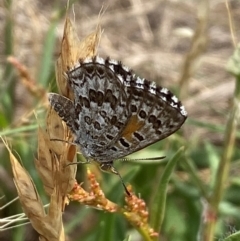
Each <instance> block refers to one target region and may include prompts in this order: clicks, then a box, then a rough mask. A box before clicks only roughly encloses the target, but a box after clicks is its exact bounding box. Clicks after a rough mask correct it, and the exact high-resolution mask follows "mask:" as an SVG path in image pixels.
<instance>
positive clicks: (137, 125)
mask: <svg viewBox="0 0 240 241" xmlns="http://www.w3.org/2000/svg"><path fill="white" fill-rule="evenodd" d="M143 126H144V121H139V120H138V118H137V116H136V115H133V116H132V117H131V118H130V119H129V121H128V124H127V126H126V127H125V129H124V130H123V132H122V136H124V138H126V139H127V140H131V139H132V133H133V132H134V131H137V130H139V129H141V128H142V127H143Z"/></svg>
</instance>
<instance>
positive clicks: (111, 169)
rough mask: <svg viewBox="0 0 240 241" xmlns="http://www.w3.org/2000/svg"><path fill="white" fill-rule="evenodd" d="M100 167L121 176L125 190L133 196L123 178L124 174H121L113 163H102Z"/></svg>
mask: <svg viewBox="0 0 240 241" xmlns="http://www.w3.org/2000/svg"><path fill="white" fill-rule="evenodd" d="M99 167H100V169H101V170H102V171H104V172H108V173H113V174H116V175H118V177H119V178H120V180H121V183H122V185H123V188H124V190H125V192H126V193H127V195H128V196H131V194H130V192H129V191H128V189H127V187H126V185H125V183H124V181H123V179H122V176H121V175H120V173H119V172H118V171H117V170H116V169H115V168H114V167H113V166H112V163H102V164H100V165H99Z"/></svg>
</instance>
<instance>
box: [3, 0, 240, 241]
mask: <svg viewBox="0 0 240 241" xmlns="http://www.w3.org/2000/svg"><path fill="white" fill-rule="evenodd" d="M6 3H9V5H8V6H6V9H8V11H9V12H8V13H9V14H8V16H7V19H6V22H5V26H4V29H5V34H4V37H5V39H3V41H4V44H5V45H4V50H5V56H4V57H5V58H6V57H7V56H8V55H11V54H14V52H13V49H14V46H13V45H14V41H13V34H14V24H13V21H12V16H11V4H10V3H11V2H10V1H9V2H8V1H6ZM62 18H63V14H62V12H61V14H59V15H57V17H56V18H55V19H54V20H52V22H51V24H50V25H49V27H48V31H47V34H46V36H45V40H44V41H45V44H44V46H43V48H42V58H41V59H40V64H39V66H40V67H39V69H40V71H39V72H38V73H37V74H36V76H34V78H35V80H36V83H38V84H39V85H41V86H42V87H43V88H44V89H45V90H46V92H47V91H49V86H55V82H54V77H53V76H54V56H53V53H54V51H55V48H56V35H55V31H56V26H57V24H58V21H59V19H62ZM238 51H239V50H236V52H235V54H234V60H231V61H232V62H234V64H235V65H234V68H232V67H231V63H230V64H229V66H228V71H229V72H231V73H232V74H233V75H234V76H235V77H236V84H235V86H236V88H235V93H234V94H233V96H232V100H231V101H232V105H231V107H230V108H229V112H228V113H223V115H227V117H228V118H227V119H226V123H223V124H216V125H213V124H212V123H208V122H207V121H206V122H204V123H203V122H201V121H199V120H197V119H194V118H192V117H191V116H189V118H188V120H187V121H186V123H185V124H184V126H183V128H182V129H181V130H180V131H178V132H177V133H176V134H174V135H173V136H171V137H169V138H167V139H166V140H163V141H161V142H159V143H156V144H154V145H152V146H150V147H148V148H146V149H144V150H141V151H139V153H136V154H134V155H132V156H131V157H132V158H138V157H139V156H141V158H142V157H148V158H149V157H155V156H163V155H165V156H166V159H165V160H164V161H163V162H161V163H154V162H151V161H149V162H148V163H141V164H139V163H138V162H118V161H116V162H115V167H116V169H117V170H118V171H119V172H120V173H121V175H122V176H123V179H124V181H125V183H126V184H128V183H129V184H131V185H132V187H133V190H134V192H135V193H137V194H139V196H140V197H141V198H143V199H144V200H145V201H146V204H147V206H148V210H149V216H150V221H151V225H152V227H154V229H155V230H156V231H159V230H160V226H161V232H160V237H159V240H171V241H188V240H189V241H190V240H208V241H211V240H226V241H229V240H240V234H239V233H238V232H237V231H238V230H240V192H239V188H240V178H239V172H240V151H239V150H238V149H237V148H236V147H237V146H238V145H239V141H238V142H235V138H236V137H239V130H237V121H238V119H239V117H238V114H239V113H238V111H239V110H238V105H239V96H240V91H239V90H240V88H239V78H240V76H239V73H238V71H239V69H240V67H239V63H240V61H239V54H238ZM231 61H230V62H231ZM0 68H1V70H0V78H1V80H2V81H1V82H2V83H1V85H0V127H1V129H0V136H2V137H4V138H7V141H8V143H9V144H10V145H11V147H12V150H13V151H14V152H15V153H17V156H19V160H20V161H21V162H22V164H23V165H24V166H25V167H26V168H27V170H28V171H29V173H30V175H31V176H32V178H33V180H34V182H35V184H36V186H37V189H38V192H39V194H40V196H41V198H42V200H43V202H44V203H45V204H47V203H48V197H47V196H46V195H45V192H44V190H43V187H42V184H41V180H40V178H39V177H38V175H37V173H36V170H35V167H34V159H35V158H36V156H37V139H36V133H37V127H38V124H39V123H41V125H44V114H45V110H46V109H45V107H44V106H43V104H42V101H41V99H40V98H39V97H37V96H34V95H33V96H31V98H32V100H33V101H32V104H31V105H30V106H29V112H31V111H32V110H33V109H34V110H35V113H36V114H37V116H38V120H36V117H35V115H34V114H31V115H29V116H28V118H27V121H26V122H24V121H22V122H21V121H20V122H18V121H16V119H15V117H16V116H15V110H16V102H15V87H16V83H17V82H19V78H20V77H19V76H18V74H17V71H16V70H15V69H14V68H13V66H12V65H10V64H9V63H6V62H5V61H4V63H3V64H2V66H1V67H0ZM233 69H234V70H233ZM236 69H237V71H235V70H236ZM18 84H19V83H18ZM51 91H53V89H51ZM54 91H56V88H55V89H54ZM183 104H184V101H183ZM19 123H21V124H20V125H19ZM189 127H191V128H202V129H204V130H205V131H206V132H210V133H212V132H215V133H218V134H220V135H221V136H224V139H225V140H224V142H220V144H219V143H218V144H215V143H214V142H212V141H211V140H208V139H200V138H199V139H198V140H194V142H193V141H192V140H191V138H189V136H188V135H187V133H188V131H187V130H188V128H189ZM182 147H184V148H185V150H184V151H183V148H182ZM0 159H1V163H0V168H1V173H5V175H6V176H7V178H6V179H4V180H5V182H3V179H2V180H1V181H2V183H1V184H0V197H2V198H1V199H0V205H1V206H3V205H4V204H6V203H8V202H9V201H11V200H12V199H13V198H15V197H16V196H17V193H16V190H15V188H14V186H13V183H12V179H11V177H12V174H11V167H10V162H9V161H8V160H9V157H8V154H7V151H6V150H5V148H4V146H3V145H1V152H0ZM166 165H168V166H166ZM85 171H86V167H85V165H79V166H78V172H77V177H76V178H77V180H78V182H79V183H80V182H84V181H85ZM2 176H3V175H2ZM98 178H99V181H100V183H101V187H102V189H103V190H104V191H105V194H106V196H107V197H108V199H110V200H112V201H114V202H116V203H117V204H119V205H124V195H125V194H124V190H123V187H122V186H121V182H120V180H119V179H118V177H117V176H114V175H109V174H105V173H100V174H99V176H98ZM21 212H22V209H21V206H20V204H19V202H14V203H13V204H11V205H10V206H8V207H6V208H4V209H2V210H0V218H3V217H9V216H11V215H14V214H17V213H21ZM211 215H212V216H211ZM63 219H64V224H65V231H66V234H67V235H68V236H69V237H70V240H84V241H91V240H98V241H100V240H103V241H108V240H109V241H110V240H111V241H112V240H133V241H134V240H143V238H142V237H141V236H140V234H139V233H138V232H137V231H136V230H135V229H134V228H133V227H132V226H131V225H130V224H129V223H128V222H127V221H126V219H124V217H123V216H121V215H119V214H116V213H113V214H111V213H105V212H102V211H100V210H93V209H91V208H88V207H85V206H81V205H79V204H78V203H70V205H69V206H68V207H67V208H66V210H65V212H64V214H63ZM215 220H216V222H215ZM161 224H162V225H161ZM30 229H31V227H30V224H28V225H26V226H23V227H18V228H14V229H12V230H10V231H9V230H6V231H4V232H1V230H0V237H1V240H12V241H21V240H37V238H36V237H37V236H36V237H35V238H32V239H31V238H29V237H28V238H27V237H26V230H27V232H30ZM207 237H208V238H207Z"/></svg>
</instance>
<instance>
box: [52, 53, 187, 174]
mask: <svg viewBox="0 0 240 241" xmlns="http://www.w3.org/2000/svg"><path fill="white" fill-rule="evenodd" d="M66 77H67V82H68V84H69V86H70V88H71V89H72V91H73V93H74V99H73V100H70V99H68V98H66V97H64V96H61V95H58V94H54V93H51V94H49V101H50V104H51V106H52V107H53V108H54V110H55V111H56V112H57V113H58V115H59V116H60V117H61V118H62V120H63V121H65V122H66V124H67V126H68V127H69V128H70V129H71V131H72V132H73V134H74V136H75V140H74V142H75V143H76V145H78V146H79V147H80V150H81V153H82V154H83V156H84V157H85V158H86V159H87V161H94V162H97V163H98V164H99V166H100V168H101V169H102V170H105V171H111V172H113V173H116V174H118V172H117V171H116V170H115V169H114V168H113V166H112V165H113V161H114V160H116V159H121V158H123V157H125V156H127V155H129V154H131V153H133V152H136V151H138V150H140V149H142V148H144V147H146V146H148V145H150V144H152V143H155V142H157V141H159V140H162V139H164V138H166V137H168V136H170V135H171V134H172V133H174V132H175V131H177V130H178V129H179V128H180V127H181V126H182V124H183V123H184V122H185V120H186V118H187V112H186V111H185V109H184V107H183V106H182V104H181V102H180V101H179V100H178V99H177V98H176V97H175V96H174V95H173V94H172V93H171V92H170V91H169V90H167V89H166V88H162V87H160V86H158V85H157V84H156V83H155V82H150V81H148V80H146V79H141V78H139V77H138V76H136V75H135V74H134V73H133V71H132V70H130V69H129V68H127V67H125V66H123V65H122V64H121V63H120V62H117V61H115V60H111V59H109V58H107V59H103V58H100V57H96V56H95V57H91V58H86V59H83V60H80V61H79V62H78V63H77V64H76V65H75V66H74V67H73V68H71V69H69V70H68V71H67V73H66ZM118 175H119V174H118Z"/></svg>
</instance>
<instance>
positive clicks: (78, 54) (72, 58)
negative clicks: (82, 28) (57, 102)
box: [55, 18, 101, 99]
mask: <svg viewBox="0 0 240 241" xmlns="http://www.w3.org/2000/svg"><path fill="white" fill-rule="evenodd" d="M100 33H101V29H100V27H97V29H96V31H94V32H93V33H92V34H90V35H88V36H87V37H86V38H85V39H84V40H83V41H79V39H78V36H77V33H76V31H75V29H74V27H73V25H72V23H71V21H70V19H68V18H67V19H66V22H65V26H64V33H63V39H62V45H61V54H60V56H59V58H58V60H57V62H56V65H55V72H56V80H57V85H58V90H59V93H60V94H62V95H64V96H66V97H68V98H70V99H73V95H72V93H71V90H70V89H69V87H68V85H67V82H66V80H65V78H64V73H65V72H66V71H67V69H68V68H71V67H73V66H74V65H75V64H76V63H77V62H78V60H79V59H84V58H86V57H89V56H93V55H96V49H97V46H98V43H99V40H100Z"/></svg>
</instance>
